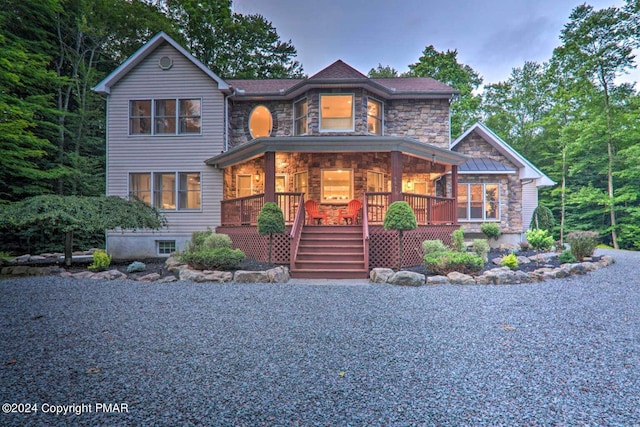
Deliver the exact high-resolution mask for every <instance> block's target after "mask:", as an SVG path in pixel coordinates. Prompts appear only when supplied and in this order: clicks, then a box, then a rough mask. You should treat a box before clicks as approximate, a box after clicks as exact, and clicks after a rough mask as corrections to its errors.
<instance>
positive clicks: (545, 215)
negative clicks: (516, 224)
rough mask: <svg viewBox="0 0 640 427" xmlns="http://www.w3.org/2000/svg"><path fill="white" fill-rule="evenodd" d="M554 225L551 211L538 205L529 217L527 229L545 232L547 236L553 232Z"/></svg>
mask: <svg viewBox="0 0 640 427" xmlns="http://www.w3.org/2000/svg"><path fill="white" fill-rule="evenodd" d="M554 224H555V219H554V218H553V212H551V209H549V208H548V207H546V206H542V205H538V207H537V208H535V209H534V211H533V214H532V215H531V224H530V225H529V228H530V229H531V230H537V229H541V230H547V231H548V232H549V234H551V233H552V232H553V225H554Z"/></svg>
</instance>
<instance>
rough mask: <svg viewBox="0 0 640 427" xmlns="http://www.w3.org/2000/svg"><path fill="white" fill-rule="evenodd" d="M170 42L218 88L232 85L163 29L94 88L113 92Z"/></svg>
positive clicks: (223, 88)
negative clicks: (161, 47)
mask: <svg viewBox="0 0 640 427" xmlns="http://www.w3.org/2000/svg"><path fill="white" fill-rule="evenodd" d="M165 42H166V43H169V44H170V45H171V46H172V47H173V48H174V49H176V50H177V51H178V52H180V54H182V55H183V56H184V57H185V58H187V59H188V60H189V61H191V63H193V64H194V65H195V66H196V67H198V68H199V69H200V70H201V71H202V72H203V73H205V74H206V75H207V76H209V77H210V78H211V79H212V80H214V81H215V82H216V83H217V84H218V89H220V90H227V89H229V88H230V86H229V85H228V84H227V82H225V81H224V80H222V79H221V78H220V77H218V76H217V75H216V74H215V73H214V72H213V71H211V70H210V69H209V68H208V67H207V66H206V65H204V64H203V63H202V62H200V61H199V60H198V59H196V57H194V56H193V55H192V54H191V53H189V52H188V51H187V50H186V49H185V48H183V47H182V46H180V44H178V43H177V42H176V41H175V40H174V39H172V38H171V37H169V35H167V34H166V33H165V32H163V31H161V32H159V33H158V34H156V35H155V36H154V37H153V38H151V40H149V41H148V42H147V43H145V44H144V45H142V47H140V48H139V49H138V50H137V51H136V52H135V53H134V54H133V55H131V56H130V57H129V58H128V59H127V60H126V61H124V62H123V63H122V64H120V66H119V67H118V68H116V69H115V70H113V71H112V72H111V73H110V74H109V75H108V76H107V77H105V78H104V79H103V80H102V81H101V82H100V83H98V84H97V85H95V86H94V87H93V88H92V89H93V90H94V91H95V92H98V93H101V94H105V95H109V94H110V93H111V87H113V86H114V85H115V84H116V83H118V81H120V80H121V79H122V78H123V77H124V76H125V75H126V74H127V73H129V71H131V70H132V69H133V68H135V67H136V66H137V65H138V64H139V63H140V62H142V60H144V59H145V58H146V57H147V56H149V55H150V54H151V53H152V52H153V51H155V50H156V49H157V48H158V47H159V46H161V45H162V44H163V43H165Z"/></svg>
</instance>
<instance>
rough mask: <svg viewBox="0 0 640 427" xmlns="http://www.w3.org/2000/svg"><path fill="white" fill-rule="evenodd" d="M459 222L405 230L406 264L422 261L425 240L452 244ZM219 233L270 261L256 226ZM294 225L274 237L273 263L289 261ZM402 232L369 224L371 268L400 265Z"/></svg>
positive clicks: (224, 229) (266, 240) (222, 229)
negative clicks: (399, 249)
mask: <svg viewBox="0 0 640 427" xmlns="http://www.w3.org/2000/svg"><path fill="white" fill-rule="evenodd" d="M459 227H460V226H458V225H421V226H418V228H417V229H415V230H411V231H405V232H404V256H403V260H402V265H403V266H405V267H408V266H414V265H420V264H422V262H423V261H422V242H423V241H425V240H435V239H440V240H442V242H443V243H444V244H445V245H447V246H449V245H451V233H453V231H454V230H456V229H458V228H459ZM216 233H223V234H228V235H229V237H231V241H232V242H233V247H234V248H238V249H240V250H242V251H243V252H244V253H245V255H246V256H247V258H252V259H256V260H258V261H265V262H266V261H268V260H269V252H268V251H269V236H261V235H260V234H259V233H258V228H257V227H256V226H224V227H217V228H216ZM289 233H291V227H290V226H287V230H286V232H285V234H277V235H275V236H273V253H272V262H273V263H276V264H289V262H290V257H289V254H290V252H291V240H290V239H289ZM398 248H399V247H398V232H397V231H387V230H385V229H384V227H383V226H381V225H371V226H369V268H375V267H386V268H392V267H396V266H397V265H398Z"/></svg>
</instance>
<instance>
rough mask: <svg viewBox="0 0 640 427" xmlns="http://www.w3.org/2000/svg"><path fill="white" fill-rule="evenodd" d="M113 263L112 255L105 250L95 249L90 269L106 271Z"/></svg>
mask: <svg viewBox="0 0 640 427" xmlns="http://www.w3.org/2000/svg"><path fill="white" fill-rule="evenodd" d="M109 265H111V256H109V254H107V253H106V252H105V251H100V250H98V251H95V252H94V253H93V262H92V263H91V264H90V265H89V270H94V271H104V270H106V269H107V268H109Z"/></svg>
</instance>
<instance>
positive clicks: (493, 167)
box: [458, 157, 516, 173]
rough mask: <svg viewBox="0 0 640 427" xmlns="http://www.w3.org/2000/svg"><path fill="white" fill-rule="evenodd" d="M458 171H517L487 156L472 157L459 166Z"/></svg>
mask: <svg viewBox="0 0 640 427" xmlns="http://www.w3.org/2000/svg"><path fill="white" fill-rule="evenodd" d="M458 172H494V173H495V172H503V173H515V172H516V170H515V168H512V167H511V166H507V165H505V164H504V163H500V162H498V161H496V160H493V159H488V158H486V157H480V158H472V159H469V160H467V161H466V162H464V163H463V164H461V165H460V167H459V168H458Z"/></svg>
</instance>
